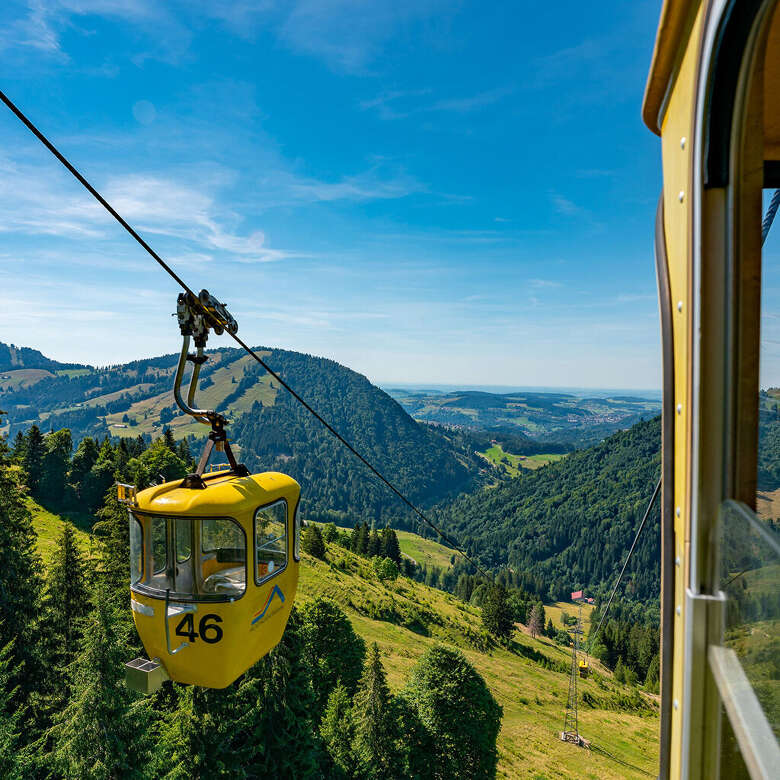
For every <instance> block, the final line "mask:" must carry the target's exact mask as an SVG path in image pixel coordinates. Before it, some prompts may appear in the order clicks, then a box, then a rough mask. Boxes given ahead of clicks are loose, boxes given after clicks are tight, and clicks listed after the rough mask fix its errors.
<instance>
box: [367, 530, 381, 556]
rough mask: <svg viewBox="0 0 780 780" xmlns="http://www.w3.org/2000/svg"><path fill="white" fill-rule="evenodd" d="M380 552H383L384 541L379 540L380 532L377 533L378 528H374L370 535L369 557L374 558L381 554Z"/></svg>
mask: <svg viewBox="0 0 780 780" xmlns="http://www.w3.org/2000/svg"><path fill="white" fill-rule="evenodd" d="M380 552H382V543H381V541H380V540H379V534H378V533H377V531H376V528H374V529H372V531H371V533H370V534H369V536H368V549H367V551H366V554H367V555H368V557H369V558H374V557H375V556H377V555H379V553H380Z"/></svg>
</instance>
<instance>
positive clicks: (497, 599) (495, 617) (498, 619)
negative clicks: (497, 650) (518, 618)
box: [482, 585, 515, 640]
mask: <svg viewBox="0 0 780 780" xmlns="http://www.w3.org/2000/svg"><path fill="white" fill-rule="evenodd" d="M482 624H483V625H484V626H485V628H486V629H487V630H488V631H489V632H490V633H491V634H492V635H493V636H494V637H496V638H497V639H501V640H507V639H509V638H510V637H511V636H512V632H513V631H514V628H515V624H514V620H513V618H512V610H511V608H510V606H509V596H508V593H507V591H506V588H505V587H504V586H503V585H492V586H491V587H490V590H489V591H488V594H487V598H486V599H485V601H484V603H483V604H482Z"/></svg>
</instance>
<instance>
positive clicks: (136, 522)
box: [118, 290, 300, 693]
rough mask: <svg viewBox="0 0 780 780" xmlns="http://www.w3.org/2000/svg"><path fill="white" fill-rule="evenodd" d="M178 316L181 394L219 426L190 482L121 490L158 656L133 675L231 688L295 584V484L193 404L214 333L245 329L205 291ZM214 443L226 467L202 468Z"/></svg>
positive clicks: (149, 648)
mask: <svg viewBox="0 0 780 780" xmlns="http://www.w3.org/2000/svg"><path fill="white" fill-rule="evenodd" d="M176 316H177V318H178V323H179V328H180V330H181V334H182V337H183V344H182V350H181V355H180V357H179V362H178V366H177V368H176V374H175V379H174V388H173V395H174V399H175V400H176V403H177V405H178V406H179V408H180V409H181V410H182V411H183V412H184V413H185V414H189V415H191V416H192V417H193V418H194V419H195V420H197V421H198V422H201V423H203V424H205V425H208V426H210V428H211V432H210V433H209V436H208V439H207V441H206V445H205V447H204V449H203V454H202V455H201V458H200V461H199V463H198V466H197V468H196V470H195V472H194V473H192V474H189V475H188V476H187V477H185V478H184V479H183V480H175V481H172V482H166V483H164V484H161V485H155V486H153V487H150V488H147V489H146V490H142V491H139V492H136V490H135V488H134V487H133V486H129V485H119V486H118V493H119V500H120V501H121V502H122V503H124V504H126V505H127V506H128V510H129V522H130V569H131V571H130V606H131V608H132V610H133V620H134V621H135V625H136V628H137V629H138V633H139V635H140V637H141V641H142V642H143V645H144V649H145V650H146V652H147V654H148V656H149V658H150V659H152V660H151V661H149V660H147V659H145V658H137V659H135V660H134V661H131V662H130V663H128V664H127V665H126V669H125V677H126V681H127V684H128V685H129V686H130V687H131V688H133V689H135V690H140V691H143V692H147V693H148V692H151V691H154V690H155V689H156V688H158V687H159V686H160V685H161V684H162V682H163V681H165V680H167V679H170V680H174V681H176V682H180V683H187V684H192V685H199V686H203V687H207V688H224V687H225V686H227V685H229V684H230V683H231V682H233V681H234V680H235V679H237V678H238V677H239V676H240V675H241V674H243V673H244V672H245V671H246V670H247V669H248V668H249V667H250V666H252V665H253V664H254V663H256V662H257V661H258V660H259V659H260V658H262V657H263V656H264V655H265V654H266V653H268V652H269V651H270V650H271V649H272V648H273V647H275V646H276V644H278V642H279V640H280V639H281V638H282V634H283V633H284V629H285V626H286V625H287V619H288V618H289V615H290V610H291V608H292V604H293V600H294V598H295V592H296V589H297V585H298V565H299V564H298V561H299V549H298V542H299V532H300V529H299V526H298V520H297V514H296V510H297V508H298V502H299V499H300V487H299V485H298V483H297V482H295V480H293V479H292V478H291V477H289V476H287V475H285V474H280V473H276V472H266V473H262V474H249V471H248V470H247V468H246V467H245V466H244V465H242V464H240V463H238V462H237V461H236V459H235V456H234V454H233V452H232V450H231V448H230V443H229V442H228V439H227V435H226V433H225V426H226V424H227V420H226V419H225V417H224V416H222V415H221V414H219V413H218V412H216V411H213V410H209V409H199V408H196V404H195V394H196V391H197V385H198V377H199V374H200V369H201V366H202V365H203V363H205V362H206V361H207V360H208V356H207V355H206V354H205V347H206V342H207V340H208V334H209V330H213V331H214V332H215V333H216V334H217V335H219V334H221V333H223V332H224V331H228V332H229V333H231V334H234V333H236V331H237V330H238V324H237V323H236V321H235V320H234V319H233V317H232V316H230V314H229V313H228V311H227V309H226V308H225V306H224V304H222V303H219V301H217V300H216V299H215V298H214V297H213V296H211V295H210V294H209V293H208V292H207V291H206V290H202V291H201V292H200V294H199V295H198V296H194V295H192V294H190V293H181V294H180V295H179V298H178V302H177V308H176ZM191 341H194V344H195V353H194V354H192V353H190V342H191ZM187 363H192V364H193V367H192V376H191V378H190V383H189V388H188V391H187V397H186V400H185V399H184V398H183V397H182V393H181V385H182V380H183V378H184V373H185V369H186V367H187ZM214 449H216V450H217V451H222V452H224V453H225V455H226V457H227V460H228V464H229V467H222V468H218V470H216V471H211V472H209V473H206V466H207V465H208V461H209V458H210V456H211V454H212V452H213V451H214Z"/></svg>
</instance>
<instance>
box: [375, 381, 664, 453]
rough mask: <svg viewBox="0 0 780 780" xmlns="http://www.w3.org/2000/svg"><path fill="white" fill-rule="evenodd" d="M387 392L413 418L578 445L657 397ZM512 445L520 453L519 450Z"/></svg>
mask: <svg viewBox="0 0 780 780" xmlns="http://www.w3.org/2000/svg"><path fill="white" fill-rule="evenodd" d="M390 393H391V394H392V395H393V396H394V397H395V398H397V399H398V401H399V403H401V405H402V406H403V407H404V409H406V410H407V411H408V412H409V414H411V415H412V417H414V418H415V419H416V420H424V421H426V422H433V423H439V424H443V425H454V426H460V427H465V428H474V429H478V430H487V431H498V432H503V433H506V432H513V433H515V434H516V435H517V434H520V435H524V436H526V437H530V438H531V439H532V440H535V441H537V442H555V443H559V442H567V443H569V444H570V445H576V446H578V447H582V446H588V445H591V444H596V443H597V442H599V441H601V439H603V438H604V437H605V436H608V435H609V434H611V433H614V432H615V431H618V430H623V429H625V428H629V427H631V426H632V425H634V424H635V423H637V422H639V421H640V420H641V419H643V418H646V417H649V416H652V415H655V414H658V412H660V410H661V402H660V401H659V400H656V399H650V398H634V397H631V396H615V397H611V398H600V397H590V398H589V397H587V396H575V395H572V394H569V393H541V392H515V393H488V392H484V391H478V390H462V391H457V392H448V393H430V392H415V391H408V390H390ZM512 451H513V452H515V451H517V452H521V453H522V454H526V453H525V451H524V450H516V449H513V450H512ZM549 451H550V452H558V451H559V450H556V449H551V450H549ZM536 452H543V450H538V449H537V450H536ZM528 454H530V453H528Z"/></svg>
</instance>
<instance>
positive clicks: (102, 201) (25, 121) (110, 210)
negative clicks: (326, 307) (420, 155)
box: [0, 90, 493, 581]
mask: <svg viewBox="0 0 780 780" xmlns="http://www.w3.org/2000/svg"><path fill="white" fill-rule="evenodd" d="M0 100H2V101H3V103H5V104H6V106H8V108H9V109H11V111H12V112H13V113H14V114H15V115H16V117H17V118H18V119H19V120H20V121H21V122H22V124H24V125H25V127H27V129H28V130H29V131H30V132H31V133H32V134H33V135H34V136H35V137H36V138H37V139H38V140H39V141H40V142H41V143H42V144H43V145H44V146H45V147H46V148H47V149H48V150H49V151H50V152H51V153H52V154H53V155H54V156H55V157H56V158H57V159H58V160H59V161H60V162H61V163H62V164H63V165H64V166H65V168H67V169H68V171H69V172H70V173H71V174H72V175H73V176H74V177H75V178H76V179H77V180H78V181H79V183H80V184H81V185H82V186H83V187H84V188H85V189H86V190H87V191H88V192H89V193H90V195H92V197H94V198H95V200H97V202H98V203H100V205H101V206H103V208H104V209H105V210H106V211H107V212H108V213H109V214H111V216H112V217H113V218H114V219H115V220H116V221H117V222H119V224H120V225H121V226H122V227H123V228H124V229H125V230H126V231H127V232H128V233H129V234H130V235H131V236H132V237H133V238H134V239H135V240H136V241H137V242H138V243H139V244H140V245H141V246H142V247H143V248H144V249H145V250H146V251H147V252H148V253H149V254H150V255H151V256H152V257H153V258H154V259H155V260H156V261H157V263H159V265H160V266H161V267H162V268H163V270H165V271H166V272H167V273H168V274H169V275H170V276H171V278H172V279H173V280H174V281H175V282H176V283H177V284H178V285H179V286H180V287H181V288H182V289H183V290H184V291H185V292H186V293H188V294H189V295H191V296H192V297H193V298H194V299H195V300H198V296H197V295H196V294H195V293H194V292H193V291H192V289H191V288H190V287H189V286H188V285H187V284H186V282H184V280H183V279H182V278H181V277H180V276H179V275H178V274H177V273H176V272H175V271H174V270H173V269H172V268H171V267H170V266H169V265H168V263H166V262H165V260H163V259H162V258H161V257H160V255H158V254H157V252H155V251H154V249H152V247H151V246H149V244H147V243H146V241H144V239H143V238H141V236H140V235H139V234H138V233H137V232H136V231H135V230H134V229H133V227H132V226H131V225H130V224H128V222H127V221H126V220H125V219H124V218H123V217H122V215H121V214H119V212H117V211H116V209H114V207H113V206H112V205H111V204H110V203H109V202H108V201H107V200H106V199H105V198H104V197H103V196H102V195H101V194H100V193H99V192H98V191H97V190H96V189H95V188H94V187H93V186H92V185H91V184H90V183H89V182H88V181H87V180H86V179H85V178H84V176H82V175H81V173H79V171H78V170H77V169H76V167H75V166H74V165H73V164H72V163H71V162H70V161H69V160H68V159H67V157H65V155H63V154H62V153H61V152H60V151H59V150H58V149H57V147H55V146H54V144H53V143H52V142H51V141H49V139H48V138H47V137H46V136H45V135H44V134H43V133H42V132H41V131H40V130H39V129H38V128H37V127H36V126H35V125H34V124H33V123H32V121H30V119H28V118H27V117H26V116H25V115H24V114H23V113H22V111H21V110H20V109H19V108H18V107H17V106H16V104H15V103H14V102H13V101H12V100H11V99H10V98H9V97H8V96H7V95H6V94H5V92H3V91H2V90H0ZM226 332H227V335H229V336H230V337H231V338H232V339H233V340H234V341H235V342H236V343H237V344H238V345H239V346H241V347H242V348H243V349H244V350H246V352H247V353H248V354H249V355H251V356H252V357H253V358H254V359H255V360H256V361H257V362H258V363H259V364H260V365H261V366H262V367H263V368H264V369H265V370H266V371H267V372H268V373H269V374H270V375H271V376H272V377H273V378H274V379H275V380H276V381H277V382H279V384H280V385H281V386H282V387H283V388H284V389H285V390H287V392H288V393H290V395H292V397H293V398H294V399H295V400H296V401H298V403H300V404H301V405H302V406H303V407H304V408H305V409H306V410H307V411H308V412H309V413H310V414H311V415H312V416H313V417H314V418H315V419H317V420H318V421H319V422H320V423H321V424H322V425H323V426H324V427H325V428H326V430H327V431H328V432H330V433H331V434H332V435H333V436H334V437H335V438H336V439H338V441H339V442H341V444H343V445H344V447H346V448H347V449H348V450H349V451H350V452H351V453H352V454H353V455H354V456H355V457H356V458H357V459H358V460H359V461H360V462H361V463H363V465H364V466H366V467H367V468H368V469H369V470H370V471H371V472H372V473H373V474H374V475H375V476H376V477H377V478H378V479H379V480H380V481H381V482H382V483H383V484H384V485H385V486H386V487H387V488H389V489H390V490H391V491H392V492H393V493H395V495H396V496H398V498H400V499H401V501H402V502H403V503H404V504H406V506H408V507H409V509H411V510H412V512H414V514H416V515H417V516H418V517H419V518H420V519H421V520H422V521H423V522H424V523H425V524H426V525H427V526H429V527H430V528H432V529H433V530H434V531H435V532H436V533H437V534H439V536H440V537H441V538H442V539H444V540H445V541H446V542H447V543H448V544H449V545H450V546H451V547H453V549H455V550H456V551H457V552H458V553H460V554H461V555H462V556H463V558H464V559H465V560H467V561H468V562H469V563H470V564H471V565H472V566H473V567H474V568H475V569H476V570H477V571H478V572H480V573H481V574H482V575H483V576H484V577H487V578H488V579H489V580H490V581H493V576H492V575H491V574H489V573H488V572H487V571H485V570H484V569H483V568H482V567H481V566H480V565H479V564H478V563H477V562H476V561H475V560H474V559H473V558H472V557H471V556H470V555H468V553H466V552H464V551H463V550H462V549H461V547H460V546H459V545H458V544H457V543H456V542H455V540H454V539H452V538H451V537H450V536H449V535H448V534H446V533H445V532H444V531H443V530H442V529H441V528H439V527H438V526H437V525H436V524H435V523H434V522H432V521H431V520H429V519H428V517H426V515H425V514H424V513H423V512H422V510H420V509H418V507H417V506H416V505H415V504H413V503H412V502H411V501H410V500H409V499H408V498H407V497H406V496H405V495H404V494H403V493H402V492H401V491H400V490H399V489H398V488H397V487H396V486H395V485H394V484H393V483H392V482H390V480H389V479H387V478H386V477H385V476H384V475H383V474H382V472H380V471H379V469H377V468H375V467H374V466H373V465H372V464H371V463H370V462H369V461H368V460H367V459H366V458H365V457H364V456H363V455H361V453H360V452H358V451H357V450H356V449H355V448H354V447H353V446H352V445H351V444H350V443H349V442H348V441H347V440H346V439H345V438H344V437H343V436H342V435H341V434H340V433H339V432H338V431H337V430H336V429H335V428H334V427H333V426H332V425H331V424H330V423H329V422H328V421H327V420H326V419H325V418H324V417H323V416H322V415H321V414H319V413H318V412H317V411H316V410H315V409H313V408H312V407H311V406H310V405H309V404H308V403H307V402H306V401H305V400H304V399H303V398H302V397H301V396H300V395H299V394H298V393H297V392H296V391H295V390H294V389H293V388H292V387H291V386H290V385H289V384H287V382H285V381H284V379H282V378H281V376H279V374H277V373H276V371H274V370H273V369H272V368H271V367H270V366H269V365H268V364H267V363H266V362H265V361H264V360H263V359H262V358H261V357H260V356H259V355H258V354H256V353H255V351H254V350H253V349H252V348H251V347H249V346H248V345H247V344H245V343H244V341H243V340H242V339H241V338H240V337H239V336H238V335H237V334H235V333H230V332H229V331H226Z"/></svg>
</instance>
